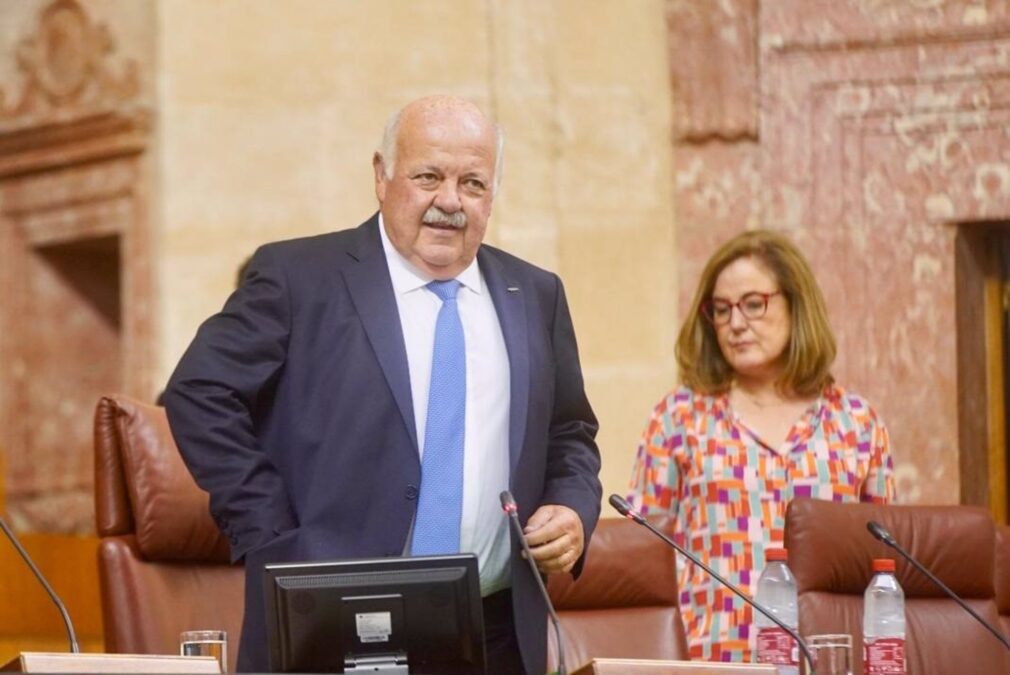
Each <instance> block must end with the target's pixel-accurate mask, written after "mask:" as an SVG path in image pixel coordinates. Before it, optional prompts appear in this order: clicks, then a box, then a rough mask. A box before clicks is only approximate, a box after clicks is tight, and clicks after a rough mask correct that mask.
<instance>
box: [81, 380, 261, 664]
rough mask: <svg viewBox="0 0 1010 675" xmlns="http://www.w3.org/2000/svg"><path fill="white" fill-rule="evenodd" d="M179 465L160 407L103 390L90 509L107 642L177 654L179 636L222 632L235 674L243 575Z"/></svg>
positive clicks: (119, 648)
mask: <svg viewBox="0 0 1010 675" xmlns="http://www.w3.org/2000/svg"><path fill="white" fill-rule="evenodd" d="M207 500H208V497H207V494H206V493H205V492H203V491H202V490H200V489H199V488H198V487H197V485H196V483H195V482H193V479H192V477H191V476H190V474H189V472H188V471H187V470H186V467H185V465H184V464H183V462H182V458H181V457H180V455H179V451H178V449H177V448H176V445H175V442H174V441H173V440H172V435H171V433H170V432H169V428H168V420H167V418H166V417H165V411H164V409H163V408H159V407H156V406H151V405H145V404H143V403H140V402H137V401H134V400H131V399H129V398H127V397H125V396H108V397H105V398H102V399H101V400H100V401H99V402H98V408H97V409H96V411H95V506H96V508H95V515H96V520H97V525H98V535H99V537H100V538H101V541H100V544H99V550H98V571H99V582H100V586H101V597H102V618H103V621H104V631H105V648H106V651H109V652H112V653H133V654H177V653H178V651H179V633H180V632H181V631H183V630H190V629H202V628H206V629H224V630H226V631H228V639H229V645H228V660H229V662H230V663H229V666H228V668H229V671H231V672H234V670H235V660H236V657H237V654H238V637H239V629H240V628H241V624H242V607H243V595H242V593H243V583H244V574H243V570H242V568H241V567H239V566H233V565H229V564H228V543H227V540H226V539H225V538H224V536H223V535H222V534H221V532H220V531H219V530H218V528H217V526H216V525H215V524H214V522H213V521H212V520H211V518H210V514H209V512H208V509H207Z"/></svg>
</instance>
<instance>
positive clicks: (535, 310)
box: [164, 216, 602, 672]
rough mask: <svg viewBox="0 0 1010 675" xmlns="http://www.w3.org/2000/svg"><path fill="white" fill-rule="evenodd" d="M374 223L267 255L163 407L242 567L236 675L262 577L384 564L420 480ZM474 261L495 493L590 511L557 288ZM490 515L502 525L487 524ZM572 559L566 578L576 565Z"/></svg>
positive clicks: (589, 445)
mask: <svg viewBox="0 0 1010 675" xmlns="http://www.w3.org/2000/svg"><path fill="white" fill-rule="evenodd" d="M378 227H379V224H378V217H377V216H373V217H372V218H371V219H369V220H368V221H367V222H366V223H364V224H363V225H361V226H359V227H357V228H355V229H352V230H345V231H341V232H335V233H331V234H325V235H321V236H316V237H309V238H304V239H295V240H291V241H285V242H279V243H274V244H268V245H266V246H263V247H262V248H260V249H259V250H258V251H257V252H256V254H255V255H254V257H253V260H252V262H251V263H250V266H249V270H248V271H247V272H246V276H245V280H244V282H243V283H242V285H241V287H240V288H239V289H238V290H237V291H235V293H234V294H233V295H232V296H231V297H230V298H229V299H228V301H227V303H226V304H225V306H224V308H223V310H222V311H221V312H220V313H218V314H216V315H214V316H213V317H211V318H210V319H208V320H207V321H206V322H205V323H204V324H203V325H202V326H201V327H200V329H199V331H198V333H197V335H196V338H195V340H194V341H193V343H192V345H190V347H189V349H188V350H187V352H186V354H185V355H184V356H183V358H182V360H181V362H180V363H179V365H178V367H177V369H176V371H175V373H174V374H173V376H172V379H171V381H170V383H169V386H168V389H167V390H166V393H165V397H164V403H165V407H166V409H167V411H168V417H169V421H170V423H171V428H172V433H173V435H174V437H175V440H176V442H177V443H178V446H179V449H180V451H181V452H182V455H183V457H184V459H185V461H186V464H187V465H188V466H189V468H190V471H191V472H192V473H193V476H194V477H195V479H196V481H197V483H199V485H200V486H201V487H202V488H203V489H205V490H207V492H209V493H210V510H211V515H212V516H213V518H214V520H215V521H216V522H217V523H218V525H219V526H220V527H221V529H222V531H223V532H224V533H225V534H226V535H227V537H228V539H229V541H230V542H231V551H232V557H233V559H234V560H239V559H244V560H245V564H246V570H247V572H246V608H245V618H244V623H243V629H242V639H241V642H240V645H239V670H247V671H248V670H257V671H266V669H267V668H268V659H267V648H266V627H265V617H264V609H263V602H264V599H263V587H262V579H261V576H262V566H263V564H264V563H268V562H281V561H300V560H323V559H336V558H355V557H376V556H396V555H401V554H402V552H403V550H404V546H405V544H406V540H407V534H408V531H409V529H410V525H411V522H412V519H413V516H414V511H415V508H416V506H417V494H418V489H419V486H420V484H421V465H420V460H419V456H418V446H417V437H416V430H415V425H414V411H413V404H412V400H411V390H410V376H409V373H408V369H407V355H406V350H405V347H404V340H403V333H402V330H401V328H400V320H399V314H398V312H397V307H396V300H395V297H394V295H393V286H392V282H391V281H390V276H389V270H388V268H387V265H386V260H385V255H384V253H383V250H382V242H381V239H380V234H379V229H378ZM477 259H478V261H479V264H480V268H481V272H482V273H483V275H484V278H485V280H486V282H487V285H488V288H489V290H490V293H491V297H492V299H493V302H494V306H495V309H496V311H497V314H498V320H499V323H500V325H501V330H502V333H503V335H504V338H505V346H506V348H507V351H508V357H509V365H510V372H511V383H510V386H511V404H510V418H509V454H510V459H511V464H510V467H511V474H510V481H509V482H510V488H511V490H512V493H513V494H514V495H515V498H516V501H517V502H518V504H519V516H520V519H521V521H522V522H525V521H526V519H527V518H529V516H530V515H531V514H532V513H533V511H534V510H536V508H537V507H539V506H540V505H542V504H563V505H565V506H569V507H571V508H572V509H574V510H575V511H576V512H577V513H578V514H579V516H580V517H581V519H582V525H583V528H584V529H585V535H586V545H587V548H588V542H589V538H590V535H591V533H592V531H593V528H594V526H595V524H596V520H597V518H598V516H599V509H600V498H601V491H602V490H601V486H600V483H599V479H598V472H599V467H600V459H599V452H598V450H597V447H596V444H595V441H594V438H595V435H596V430H597V423H596V419H595V417H594V416H593V412H592V409H591V408H590V406H589V402H588V401H587V399H586V396H585V392H584V388H583V380H582V372H581V368H580V365H579V358H578V351H577V348H576V343H575V335H574V331H573V328H572V322H571V317H570V315H569V311H568V306H567V302H566V300H565V295H564V290H563V288H562V285H561V281H560V279H559V278H558V277H557V276H556V275H554V274H551V273H549V272H546V271H544V270H541V269H538V268H536V267H534V266H532V265H530V264H528V263H525V262H523V261H521V260H519V259H518V258H515V257H513V256H511V255H508V254H507V253H504V252H502V251H500V250H497V249H494V248H492V247H490V246H481V248H480V249H479V251H478V255H477ZM503 517H504V516H503ZM512 539H513V541H512V565H511V569H512V595H513V608H514V612H515V616H516V631H517V637H518V640H519V644H520V649H521V651H522V656H523V660H524V663H525V665H526V668H527V670H528V671H530V672H543V671H544V667H545V665H546V614H545V608H544V605H543V601H542V600H541V599H540V597H539V594H538V591H537V588H536V580H535V579H534V577H533V574H532V573H531V572H530V570H529V569H528V564H527V563H526V562H525V561H523V560H522V559H521V558H520V557H519V550H520V549H519V545H518V542H517V541H516V540H515V537H514V536H513V537H512ZM581 565H582V561H581V560H580V561H579V563H578V566H577V569H576V572H577V571H578V569H579V568H581Z"/></svg>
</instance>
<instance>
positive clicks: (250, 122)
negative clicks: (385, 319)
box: [0, 0, 677, 530]
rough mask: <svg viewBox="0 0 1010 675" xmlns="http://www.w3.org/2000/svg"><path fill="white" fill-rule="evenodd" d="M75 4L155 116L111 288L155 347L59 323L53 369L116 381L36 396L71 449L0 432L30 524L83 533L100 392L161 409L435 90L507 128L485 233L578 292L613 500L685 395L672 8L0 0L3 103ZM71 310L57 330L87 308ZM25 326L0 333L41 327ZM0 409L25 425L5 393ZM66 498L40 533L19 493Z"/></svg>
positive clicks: (364, 197) (359, 189)
mask: <svg viewBox="0 0 1010 675" xmlns="http://www.w3.org/2000/svg"><path fill="white" fill-rule="evenodd" d="M64 5H66V6H70V7H74V8H79V9H82V10H83V12H84V13H85V14H86V15H87V17H88V19H89V21H91V22H92V23H94V24H95V25H101V26H104V27H105V29H104V30H106V31H107V34H108V35H109V37H110V38H111V42H112V45H113V49H112V50H111V52H110V53H109V56H110V58H111V57H114V59H115V63H116V64H117V65H119V64H122V63H128V64H133V65H132V67H133V68H134V71H133V72H135V74H136V76H137V78H138V83H137V95H136V97H137V100H138V101H141V102H144V103H146V102H147V101H148V100H149V101H150V117H149V121H150V125H149V127H148V129H149V133H148V135H147V136H145V139H144V140H145V142H144V145H143V148H142V149H141V154H140V155H139V161H140V164H139V166H141V167H146V170H145V171H144V172H143V173H142V174H138V175H137V176H136V177H135V178H136V180H135V181H134V182H130V183H129V185H130V186H131V187H130V189H131V190H132V191H133V192H132V193H135V194H137V195H138V196H139V199H138V200H137V201H136V202H131V203H133V204H134V206H135V208H136V210H134V211H131V213H133V214H134V215H136V216H137V217H138V219H139V220H138V221H137V227H136V228H134V227H133V225H132V224H131V225H130V226H129V228H128V229H129V230H130V231H131V232H135V233H138V234H142V235H143V236H144V237H146V239H145V240H144V246H142V247H140V249H139V250H134V251H133V252H132V254H131V255H128V256H124V259H123V260H122V272H121V278H119V284H120V287H121V288H122V289H123V300H124V301H125V300H127V298H126V293H127V292H128V291H129V290H130V289H135V288H137V285H138V284H139V285H140V287H142V288H145V289H146V290H144V292H143V293H141V294H140V295H141V296H142V297H135V298H133V301H132V302H128V303H127V302H124V304H123V305H122V307H123V311H124V312H129V311H134V310H131V309H130V308H131V307H137V306H142V307H143V308H144V310H145V316H149V321H147V323H146V324H144V325H145V327H146V328H145V329H147V330H148V334H147V337H146V339H145V340H143V345H144V346H145V347H146V348H148V349H149V353H148V358H146V360H145V361H144V362H143V363H140V364H136V365H135V366H134V367H125V366H124V365H123V364H124V363H125V362H124V358H125V357H124V356H123V354H122V353H120V352H121V351H122V349H123V347H122V345H123V344H134V342H135V340H134V339H133V338H132V337H126V334H127V333H128V331H126V330H124V329H123V327H122V326H115V325H109V324H110V323H111V324H114V323H115V322H114V321H113V322H109V321H105V322H104V323H101V322H100V323H101V325H103V326H104V328H103V329H102V330H103V331H105V332H106V333H108V335H109V337H108V340H107V342H108V343H109V345H111V346H107V348H106V349H101V348H100V347H95V346H89V347H88V348H87V349H81V347H82V346H84V345H87V344H88V340H92V341H93V340H94V335H95V330H94V327H93V326H91V325H88V324H86V325H84V326H78V325H77V324H74V323H73V322H70V323H67V322H61V324H60V327H59V328H58V329H54V330H55V331H58V333H59V338H60V339H59V342H58V344H50V345H47V346H45V348H44V349H42V351H41V352H39V353H41V354H43V357H42V358H43V359H44V358H45V357H44V355H45V354H48V353H52V352H54V351H60V352H61V353H62V354H63V355H64V357H66V356H67V355H72V356H74V357H80V358H83V359H86V360H87V363H93V364H105V365H104V367H106V368H108V369H110V372H109V373H108V374H107V375H106V376H104V377H101V378H99V379H98V382H97V386H88V387H77V386H71V387H70V389H72V390H73V392H72V393H59V391H57V389H55V388H53V387H51V386H48V385H45V386H43V387H42V390H44V391H46V392H50V393H49V394H47V395H46V396H44V397H42V398H41V399H40V400H41V401H42V402H43V403H44V405H42V407H41V409H40V410H39V415H44V414H45V412H46V411H48V410H50V409H52V408H59V406H60V405H61V401H62V400H70V399H71V398H72V399H73V400H74V401H75V403H74V405H73V406H72V408H70V407H68V408H67V412H66V414H65V415H64V416H65V417H66V418H67V419H66V420H65V422H64V424H63V425H62V426H61V427H60V428H61V429H64V428H72V434H73V436H74V438H76V439H77V440H76V441H75V444H74V449H73V451H72V452H70V453H69V454H68V452H67V449H66V446H65V444H61V443H59V442H58V441H57V440H55V439H52V438H47V439H46V440H45V442H41V441H40V440H37V438H36V437H34V436H33V435H32V433H31V430H32V429H34V428H35V426H36V425H35V424H28V423H27V422H26V423H25V424H23V425H22V426H21V427H20V428H22V429H24V434H23V437H15V436H16V435H12V434H10V433H8V434H6V435H0V447H3V448H5V449H6V451H7V461H8V472H7V476H8V484H9V492H8V498H9V506H10V509H11V511H12V513H17V514H20V515H19V526H21V527H23V528H27V529H31V528H40V529H47V530H49V529H71V530H81V529H87V528H88V526H89V523H90V519H91V516H90V504H89V503H88V502H87V499H88V495H89V494H90V471H89V462H90V451H89V448H88V447H87V446H89V445H90V443H89V442H88V441H89V438H90V436H89V434H90V424H91V420H90V410H89V409H88V401H93V400H95V399H96V398H97V394H95V393H94V391H93V390H94V389H95V388H98V389H102V388H117V389H121V390H126V391H127V392H128V393H132V394H133V395H137V396H141V397H142V398H153V397H155V396H156V395H157V393H158V391H159V390H160V388H161V387H162V386H163V383H164V381H165V380H166V379H167V377H168V375H169V373H170V372H171V369H172V367H173V366H174V363H175V362H176V360H177V359H178V358H179V356H180V355H181V353H182V351H183V350H184V349H185V347H186V345H187V344H188V342H189V341H190V339H191V338H192V336H193V334H194V332H195V330H196V327H197V326H198V325H199V323H200V322H201V321H202V320H203V319H204V318H206V317H207V316H208V315H209V314H211V313H212V312H214V311H216V310H217V309H218V308H220V306H221V304H222V303H223V302H224V300H225V298H226V297H227V294H228V293H229V292H230V291H231V289H232V288H233V285H234V279H235V273H236V270H237V268H238V267H239V265H240V264H241V262H242V261H243V260H244V259H245V258H246V257H247V256H248V255H249V254H250V253H251V252H252V251H253V250H254V249H255V247H256V246H258V245H260V244H262V243H264V242H267V241H271V240H275V239H278V238H287V237H295V236H303V235H310V234H315V233H319V232H324V231H329V230H334V229H342V228H347V227H353V226H355V225H357V224H358V223H360V222H361V221H362V220H364V219H365V218H367V217H368V216H369V215H371V213H372V212H373V211H374V210H375V209H376V207H377V204H376V201H375V198H374V193H373V185H372V173H371V166H370V159H371V154H372V151H373V150H374V148H375V146H376V144H377V142H378V140H379V136H380V134H381V130H382V126H383V124H384V122H385V119H386V117H387V116H388V115H389V114H390V113H391V112H392V111H393V110H394V109H396V108H398V107H399V106H401V105H402V104H403V103H405V102H407V101H409V100H411V99H413V98H415V97H417V96H420V95H423V94H427V93H432V92H447V93H453V94H458V95H462V96H466V97H468V98H471V99H473V100H474V101H476V102H477V103H478V104H480V105H482V106H483V107H484V108H486V109H487V110H488V111H489V112H490V113H491V114H492V115H493V116H495V117H496V118H497V119H498V120H499V121H500V122H501V123H502V125H503V126H504V128H505V133H506V137H507V146H506V147H507V149H506V162H505V167H506V168H505V175H504V181H503V184H502V189H501V191H500V193H499V196H498V198H497V200H496V204H495V213H494V216H493V218H492V223H491V226H490V230H489V235H488V240H489V241H490V243H493V244H496V245H500V246H502V247H504V248H506V249H508V250H510V251H512V252H514V253H516V254H518V255H520V256H522V257H525V258H527V259H530V260H532V261H533V262H536V263H538V264H540V265H543V266H545V267H547V268H549V269H552V270H555V271H557V272H559V273H560V274H561V275H562V277H563V278H564V280H565V282H566V288H567V291H568V296H569V301H570V304H571V306H572V312H573V316H574V320H575V324H576V329H577V331H578V335H579V341H580V348H581V352H582V357H583V364H584V369H585V375H586V380H587V386H588V389H589V393H590V397H591V399H592V401H593V403H594V406H595V408H596V410H597V413H598V415H599V417H600V420H601V424H602V431H601V433H600V438H599V440H600V444H601V447H602V449H603V452H604V474H603V477H604V482H605V484H606V489H608V490H609V491H621V490H623V488H624V485H625V483H626V482H627V478H628V475H629V471H630V465H631V460H632V456H633V453H634V447H635V443H636V440H637V437H638V434H639V431H640V429H641V426H642V424H643V423H644V421H645V419H646V416H647V414H648V410H649V408H650V406H651V405H652V403H653V402H654V400H655V399H656V398H657V397H658V396H659V395H660V394H661V393H662V392H663V391H664V390H665V389H666V388H667V387H668V386H669V384H670V382H672V380H673V368H672V352H671V349H670V346H671V345H672V341H673V332H674V330H675V327H676V320H677V319H676V306H675V304H676V303H675V300H674V298H675V296H676V270H677V260H676V250H675V245H674V240H673V232H674V230H673V223H674V219H673V213H672V191H671V185H672V170H671V166H672V158H671V156H670V130H669V119H670V114H671V112H670V98H669V96H668V94H667V87H668V71H667V64H666V58H665V56H666V54H665V45H666V29H665V24H664V22H663V4H662V2H661V1H660V0H649V1H645V2H635V3H610V2H592V3H584V2H574V1H566V2H549V3H544V2H539V1H535V0H507V1H506V0H487V1H486V2H460V1H459V0H430V1H427V2H424V3H417V2H412V1H410V0H383V1H379V2H367V3H350V2H330V1H328V0H301V1H292V2H285V3H277V2H275V1H274V0H222V1H215V2H213V3H208V2H205V1H204V0H163V1H158V0H150V2H143V3H134V2H133V1H132V0H120V1H119V2H116V1H115V0H101V1H100V0H80V2H78V1H77V0H57V1H56V2H55V3H53V2H48V1H42V0H31V2H25V3H11V4H8V5H4V7H3V8H2V9H0V15H2V16H3V21H0V26H3V28H2V29H0V86H2V87H3V89H4V91H5V92H13V91H16V90H17V89H18V87H20V86H23V83H24V81H25V79H26V76H25V73H24V72H23V69H22V68H21V67H20V66H19V65H18V60H17V56H16V51H17V45H18V44H19V41H21V40H23V39H24V38H25V37H26V36H30V35H32V34H33V32H37V31H38V28H37V26H38V21H39V16H40V14H41V13H44V12H45V11H46V10H47V8H49V7H53V6H59V7H63V6H64ZM26 119H27V120H28V122H26V123H31V121H32V120H34V121H35V122H38V121H39V119H38V118H32V117H31V116H29V117H28V118H26ZM132 222H133V221H131V223H132ZM7 226H8V223H7V222H0V227H7ZM18 250H22V253H23V254H24V255H22V257H28V254H27V253H26V252H24V251H23V249H18ZM147 270H150V271H151V275H150V276H151V279H150V284H149V285H148V286H145V285H144V284H145V283H146V281H145V279H146V276H145V272H146V271H147ZM70 295H73V294H72V293H70ZM30 296H31V293H30V292H28V291H25V292H24V293H22V297H23V298H26V299H27V298H29V297H30ZM3 302H4V303H7V304H8V306H10V304H9V301H7V300H6V299H5V300H4V301H3ZM31 302H35V300H32V301H31ZM68 303H69V304H68V306H67V307H66V308H64V309H63V310H62V311H60V312H59V313H58V314H59V315H60V318H61V319H62V318H63V317H66V316H73V315H75V314H76V313H84V314H87V313H88V312H90V310H88V309H86V308H84V309H82V308H81V307H79V306H78V305H77V304H75V303H73V302H69V301H68ZM114 313H115V312H113V314H114ZM13 314H14V310H13V309H12V310H11V311H10V312H8V315H9V316H10V319H9V320H8V321H7V322H5V324H4V325H3V326H0V334H2V333H3V331H4V330H8V331H13V332H14V333H18V334H22V333H24V332H25V331H26V330H27V329H24V328H22V327H21V326H20V325H19V324H18V322H17V321H14V320H13V316H12V315H13ZM52 321H53V322H56V321H57V318H56V317H55V316H54V318H53V319H52ZM131 325H132V324H131ZM54 330H51V331H50V334H53V333H54ZM18 344H20V345H21V346H22V347H24V340H21V341H20V342H19V343H18ZM36 351H37V352H38V351H39V350H38V349H36ZM137 373H142V374H143V375H144V376H143V377H138V376H137ZM0 377H2V376H0ZM25 379H31V373H28V374H26V375H25ZM3 382H4V380H0V392H2V391H4V390H5V389H4V384H3ZM7 382H8V386H7V389H6V390H8V391H10V390H13V389H14V385H13V383H12V382H11V381H10V380H7ZM40 396H41V394H40ZM32 404H33V405H36V404H35V403H32ZM4 407H6V410H7V411H8V418H10V419H13V418H14V417H16V416H17V406H15V405H10V404H7V405H6V406H5V405H4V404H2V399H0V409H2V408H4ZM71 484H72V485H73V487H72V491H73V493H74V495H75V500H76V501H75V502H74V506H72V507H70V508H62V509H60V508H49V509H48V510H47V511H46V512H47V513H48V514H49V515H48V516H46V517H45V518H42V517H40V516H39V513H38V509H29V508H27V506H26V503H25V501H24V500H25V497H24V495H27V494H29V493H30V494H34V495H37V494H38V493H39V492H40V491H42V492H45V493H46V494H48V495H50V496H52V495H53V494H63V493H65V492H67V490H70V489H71V488H70V487H68V486H70V485H71ZM52 503H54V504H55V503H56V502H52ZM61 503H64V506H65V502H61Z"/></svg>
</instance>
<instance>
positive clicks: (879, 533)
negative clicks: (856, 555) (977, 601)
mask: <svg viewBox="0 0 1010 675" xmlns="http://www.w3.org/2000/svg"><path fill="white" fill-rule="evenodd" d="M866 529H867V530H869V531H870V534H872V535H873V536H874V537H875V538H876V539H879V540H880V541H882V542H884V543H885V544H887V545H888V546H890V547H891V548H893V549H894V550H895V551H897V552H898V553H900V554H901V557H902V558H904V559H905V560H907V561H908V562H910V563H912V566H913V567H915V569H917V570H919V571H920V572H922V573H923V574H924V575H926V577H927V578H928V579H929V580H930V581H932V582H933V583H934V584H936V585H937V586H939V587H940V589H941V590H942V591H943V592H944V593H946V594H947V595H949V596H950V597H951V598H953V600H954V601H955V602H956V603H957V604H959V605H961V609H963V610H964V611H966V612H968V613H969V614H971V615H972V616H973V617H975V620H976V621H978V622H979V623H980V624H982V625H983V626H985V627H986V628H988V629H989V632H990V633H992V634H993V635H995V636H996V638H997V639H998V640H999V641H1000V642H1002V643H1003V646H1004V647H1006V648H1007V649H1010V641H1008V640H1007V639H1006V636H1004V635H1003V634H1002V633H1000V632H999V631H998V630H996V629H995V628H994V627H993V626H992V625H991V624H990V623H989V622H988V621H986V620H985V619H983V618H982V617H981V616H979V614H978V613H977V612H976V611H975V610H973V609H972V608H971V607H969V606H968V604H967V603H966V602H965V601H964V600H962V599H961V598H959V597H958V595H957V593H955V592H954V591H952V590H950V589H949V588H948V587H947V585H946V584H945V583H943V582H942V581H940V580H939V579H937V578H936V576H935V575H934V574H933V573H932V572H930V571H929V570H928V569H926V568H925V567H924V566H923V565H922V564H921V563H920V562H919V561H918V560H916V559H915V558H913V557H912V554H911V553H909V552H908V551H906V550H905V549H904V548H902V547H901V545H900V544H899V543H898V542H897V540H895V538H894V537H893V536H891V533H890V532H888V531H887V530H886V529H885V528H884V526H883V525H881V524H880V523H878V522H875V521H873V520H871V521H868V522H867V523H866Z"/></svg>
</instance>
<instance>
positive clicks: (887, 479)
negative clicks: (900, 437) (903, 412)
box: [859, 408, 895, 504]
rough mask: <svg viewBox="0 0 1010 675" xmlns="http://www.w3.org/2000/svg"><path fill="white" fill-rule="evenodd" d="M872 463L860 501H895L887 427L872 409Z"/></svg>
mask: <svg viewBox="0 0 1010 675" xmlns="http://www.w3.org/2000/svg"><path fill="white" fill-rule="evenodd" d="M869 431H870V434H869V435H870V464H869V467H868V469H867V471H866V478H865V479H864V480H863V485H862V489H861V490H860V495H859V498H860V501H863V502H873V503H875V504H888V503H891V502H893V501H894V498H895V485H894V461H893V460H892V458H891V436H890V434H888V433H887V427H886V426H884V423H883V422H882V421H881V420H880V418H878V417H877V413H876V412H875V411H874V410H873V409H872V408H871V409H870V429H869Z"/></svg>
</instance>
